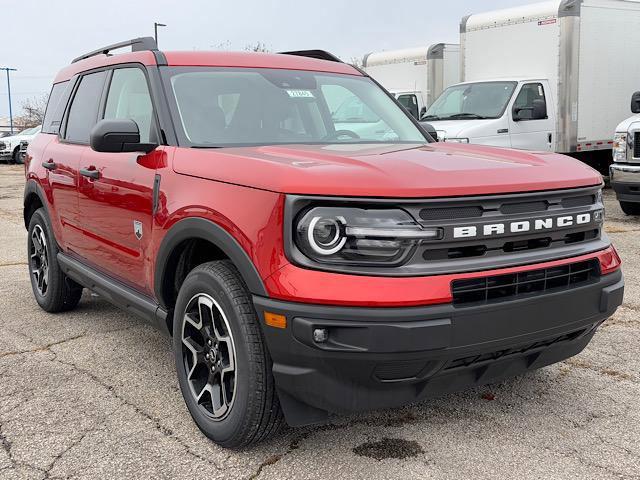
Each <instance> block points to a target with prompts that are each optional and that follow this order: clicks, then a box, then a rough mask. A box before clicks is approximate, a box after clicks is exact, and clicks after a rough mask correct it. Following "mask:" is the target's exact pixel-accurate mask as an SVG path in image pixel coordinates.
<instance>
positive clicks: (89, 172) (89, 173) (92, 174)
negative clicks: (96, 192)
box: [80, 168, 100, 180]
mask: <svg viewBox="0 0 640 480" xmlns="http://www.w3.org/2000/svg"><path fill="white" fill-rule="evenodd" d="M80 175H82V176H83V177H87V178H93V179H94V180H97V179H98V178H100V172H99V171H98V170H96V169H93V168H92V169H89V168H81V169H80Z"/></svg>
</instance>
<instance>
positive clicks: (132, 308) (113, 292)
mask: <svg viewBox="0 0 640 480" xmlns="http://www.w3.org/2000/svg"><path fill="white" fill-rule="evenodd" d="M58 263H59V264H60V267H61V268H62V271H63V272H64V273H65V275H67V276H68V277H69V278H71V279H73V280H75V281H76V282H78V283H79V284H80V285H82V286H83V287H86V288H88V289H89V290H93V291H94V292H96V293H97V294H98V295H100V296H101V297H104V298H105V299H106V300H108V301H109V302H111V303H112V304H114V305H115V306H117V307H120V308H122V309H123V310H126V311H127V312H130V313H133V314H135V315H136V316H138V317H140V318H142V319H143V320H145V321H147V322H148V323H150V324H151V325H153V326H155V327H157V328H158V329H160V331H162V333H164V334H166V335H170V332H169V329H168V327H167V312H166V311H165V310H164V309H162V308H161V307H160V305H158V303H157V302H156V301H154V300H153V299H152V298H151V297H148V296H146V295H142V294H141V293H138V292H136V291H135V290H133V289H131V288H129V287H128V286H126V285H124V284H122V283H121V282H118V281H117V280H114V279H112V278H110V277H108V276H106V275H104V274H102V273H100V272H98V271H97V270H95V269H93V268H91V267H88V266H86V265H84V264H83V263H82V262H79V261H78V260H76V259H74V258H71V257H70V256H69V255H66V254H65V253H62V252H60V253H58Z"/></svg>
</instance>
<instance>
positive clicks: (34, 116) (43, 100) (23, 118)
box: [17, 94, 49, 128]
mask: <svg viewBox="0 0 640 480" xmlns="http://www.w3.org/2000/svg"><path fill="white" fill-rule="evenodd" d="M48 101H49V94H44V95H41V96H39V97H31V98H28V99H26V100H25V101H23V102H22V112H23V113H22V115H20V116H19V117H18V118H17V120H18V123H20V124H22V125H23V126H24V127H25V128H28V127H35V126H36V125H41V124H42V121H43V120H44V112H45V110H46V109H47V102H48Z"/></svg>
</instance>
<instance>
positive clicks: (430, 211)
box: [420, 206, 482, 221]
mask: <svg viewBox="0 0 640 480" xmlns="http://www.w3.org/2000/svg"><path fill="white" fill-rule="evenodd" d="M481 216H482V207H480V206H470V207H449V208H446V207H445V208H425V209H423V210H420V218H421V219H422V220H427V221H428V220H451V219H456V218H476V217H481Z"/></svg>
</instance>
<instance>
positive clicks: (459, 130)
mask: <svg viewBox="0 0 640 480" xmlns="http://www.w3.org/2000/svg"><path fill="white" fill-rule="evenodd" d="M492 120H494V121H495V120H498V119H487V120H436V121H433V122H431V121H427V122H425V123H428V124H430V125H431V126H433V128H435V129H436V131H437V132H438V139H439V140H442V139H443V138H460V137H476V136H478V135H474V132H475V131H476V130H482V131H484V129H485V127H486V126H487V122H491V121H492ZM443 133H444V135H443ZM479 136H484V135H483V134H482V133H481V134H480V135H479Z"/></svg>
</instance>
